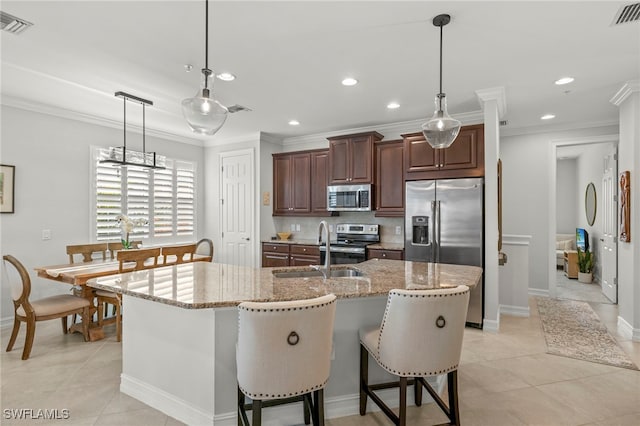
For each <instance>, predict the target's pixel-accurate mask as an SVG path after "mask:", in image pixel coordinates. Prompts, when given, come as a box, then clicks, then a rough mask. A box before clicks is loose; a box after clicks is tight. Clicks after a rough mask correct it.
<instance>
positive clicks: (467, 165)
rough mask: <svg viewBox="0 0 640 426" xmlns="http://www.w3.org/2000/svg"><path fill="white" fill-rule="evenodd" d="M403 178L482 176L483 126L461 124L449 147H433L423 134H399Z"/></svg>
mask: <svg viewBox="0 0 640 426" xmlns="http://www.w3.org/2000/svg"><path fill="white" fill-rule="evenodd" d="M402 137H403V139H404V178H405V180H419V179H440V178H457V177H478V176H484V125H483V124H476V125H472V126H464V127H462V128H461V129H460V133H459V134H458V137H457V138H456V140H455V141H454V142H453V144H452V145H451V146H450V147H449V148H443V149H434V148H432V147H431V145H429V144H428V143H427V141H426V140H425V138H424V135H423V134H422V133H410V134H406V135H402Z"/></svg>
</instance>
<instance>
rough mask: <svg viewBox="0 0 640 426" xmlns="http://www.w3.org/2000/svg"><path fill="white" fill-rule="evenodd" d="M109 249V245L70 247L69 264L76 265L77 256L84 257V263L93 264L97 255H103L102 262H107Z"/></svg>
mask: <svg viewBox="0 0 640 426" xmlns="http://www.w3.org/2000/svg"><path fill="white" fill-rule="evenodd" d="M108 247H109V245H108V244H107V243H97V244H75V245H68V246H67V254H68V255H69V263H75V260H74V255H77V254H81V255H82V261H83V262H91V261H92V260H94V255H95V254H96V253H97V254H100V255H102V260H107V251H108V249H109V248H108ZM98 258H99V257H98Z"/></svg>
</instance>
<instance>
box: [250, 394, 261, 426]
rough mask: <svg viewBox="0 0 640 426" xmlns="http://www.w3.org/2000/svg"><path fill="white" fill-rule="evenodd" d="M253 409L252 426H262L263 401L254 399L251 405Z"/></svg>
mask: <svg viewBox="0 0 640 426" xmlns="http://www.w3.org/2000/svg"><path fill="white" fill-rule="evenodd" d="M251 406H252V408H251V411H252V414H253V416H252V418H251V420H252V421H251V426H262V401H261V400H259V399H254V400H253V403H252V404H251Z"/></svg>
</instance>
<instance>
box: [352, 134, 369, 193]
mask: <svg viewBox="0 0 640 426" xmlns="http://www.w3.org/2000/svg"><path fill="white" fill-rule="evenodd" d="M349 163H350V164H349V172H350V173H349V182H350V183H354V184H355V183H373V179H372V177H373V176H372V175H373V173H372V169H373V139H372V138H371V137H370V136H360V137H355V138H351V139H350V140H349Z"/></svg>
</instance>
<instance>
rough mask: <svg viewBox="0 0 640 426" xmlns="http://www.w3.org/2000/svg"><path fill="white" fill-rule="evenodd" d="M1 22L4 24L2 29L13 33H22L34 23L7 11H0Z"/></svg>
mask: <svg viewBox="0 0 640 426" xmlns="http://www.w3.org/2000/svg"><path fill="white" fill-rule="evenodd" d="M0 22H1V23H2V26H1V27H0V29H2V30H3V31H6V32H8V33H12V34H20V33H21V32H23V31H24V30H26V29H27V28H29V27H30V26H32V25H33V24H32V23H31V22H29V21H25V20H24V19H20V18H17V17H15V16H13V15H10V14H8V13H6V12H1V11H0Z"/></svg>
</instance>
